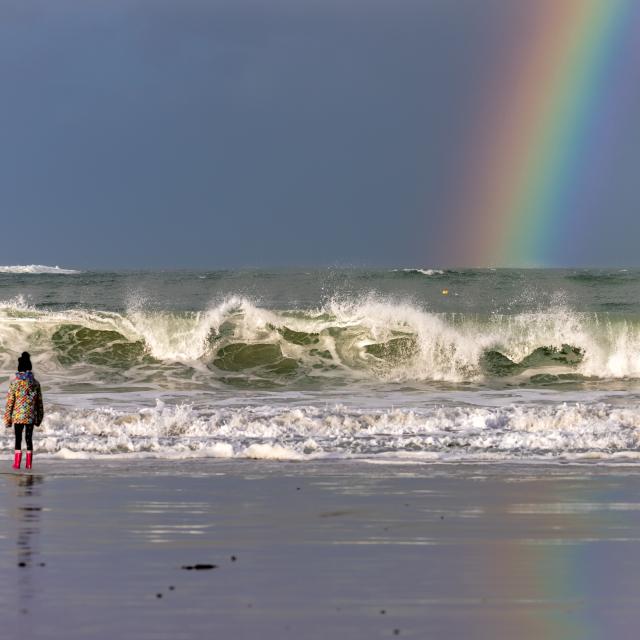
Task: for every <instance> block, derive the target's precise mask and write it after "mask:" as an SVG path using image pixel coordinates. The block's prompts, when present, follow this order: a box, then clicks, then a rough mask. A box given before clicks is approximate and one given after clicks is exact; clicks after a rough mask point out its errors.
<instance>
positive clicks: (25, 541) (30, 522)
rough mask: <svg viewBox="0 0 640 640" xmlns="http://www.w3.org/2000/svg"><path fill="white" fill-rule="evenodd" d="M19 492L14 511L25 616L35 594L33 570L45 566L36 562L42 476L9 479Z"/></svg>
mask: <svg viewBox="0 0 640 640" xmlns="http://www.w3.org/2000/svg"><path fill="white" fill-rule="evenodd" d="M10 477H11V479H12V481H13V482H14V485H15V489H16V493H15V496H16V504H15V506H14V508H13V509H12V512H13V514H12V515H13V521H14V522H15V525H16V528H17V531H16V563H17V568H18V580H17V593H16V595H17V597H18V602H19V607H20V612H21V613H22V614H27V613H29V610H30V608H31V603H32V600H33V599H34V595H35V584H36V582H37V578H34V576H33V575H32V571H33V568H34V566H35V567H42V566H44V563H43V562H38V561H37V555H38V544H37V543H38V534H39V533H40V517H41V511H42V507H41V506H40V500H39V498H40V486H39V485H41V484H42V481H43V478H42V476H38V475H33V474H28V475H12V476H10Z"/></svg>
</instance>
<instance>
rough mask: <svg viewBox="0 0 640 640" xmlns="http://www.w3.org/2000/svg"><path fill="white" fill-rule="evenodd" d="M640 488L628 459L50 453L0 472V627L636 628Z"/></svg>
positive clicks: (152, 630)
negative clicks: (271, 458) (54, 456)
mask: <svg viewBox="0 0 640 640" xmlns="http://www.w3.org/2000/svg"><path fill="white" fill-rule="evenodd" d="M639 495H640V476H639V475H638V471H637V469H636V467H635V465H609V466H596V465H592V464H589V465H584V464H583V465H557V464H554V465H551V466H549V465H539V464H538V465H523V464H503V465H485V464H483V465H474V464H464V465H459V464H438V465H398V464H371V463H366V462H362V461H360V462H353V461H340V462H322V463H314V462H307V463H305V464H297V463H282V462H267V461H246V460H233V461H223V460H191V461H176V462H168V461H158V460H143V461H137V462H136V463H135V464H131V462H128V461H116V460H109V461H105V460H101V461H90V462H86V461H85V462H74V461H66V462H64V463H61V462H59V461H52V460H49V461H44V462H40V464H39V467H38V470H37V473H34V474H33V475H27V474H24V473H22V474H8V473H4V474H0V503H1V504H2V508H1V509H0V531H1V534H0V570H1V572H2V575H3V577H4V580H3V581H2V582H1V583H0V601H1V602H2V605H3V606H2V612H1V614H0V620H1V621H2V628H3V630H4V632H6V633H10V634H12V635H13V634H17V633H20V635H22V636H24V637H33V638H51V639H53V640H57V639H58V638H65V639H68V638H78V639H80V638H82V639H83V640H102V639H105V640H106V639H107V638H115V637H132V638H133V637H135V638H154V639H157V640H163V639H167V640H169V639H171V640H174V639H178V640H182V639H184V640H187V639H191V638H196V637H225V638H227V637H236V638H246V639H249V638H251V639H253V638H256V639H257V638H260V639H263V640H271V639H272V638H273V639H274V640H275V639H276V638H277V639H280V638H288V637H291V638H305V639H316V638H317V639H318V640H320V639H324V638H327V637H336V638H338V637H339V638H343V639H345V640H346V639H351V638H353V639H359V638H378V637H379V638H389V637H395V636H396V635H399V636H400V637H409V638H425V637H429V638H475V639H478V640H485V639H486V640H495V638H515V637H517V638H521V639H522V640H540V638H545V640H584V639H585V638H593V639H598V638H604V637H611V638H632V637H635V630H636V628H637V599H638V595H639V593H638V581H637V575H638V571H639V570H640V567H639V566H638V564H639V563H640V560H639V558H640V553H638V549H639V547H640V536H639V534H638V531H639V529H638V525H639V524H640V503H639V502H638V496H639ZM197 565H204V567H203V568H202V569H194V568H191V569H189V568H188V567H196V566H197ZM185 567H187V568H185ZM396 630H397V633H396Z"/></svg>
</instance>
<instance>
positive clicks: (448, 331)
mask: <svg viewBox="0 0 640 640" xmlns="http://www.w3.org/2000/svg"><path fill="white" fill-rule="evenodd" d="M25 349H27V350H29V351H31V353H32V355H33V357H34V360H35V362H36V363H37V365H38V366H39V367H40V368H44V369H46V370H49V371H52V370H57V369H64V370H67V371H68V370H73V369H74V368H77V367H87V366H88V367H93V368H94V369H95V371H104V370H112V371H125V370H128V369H131V368H138V369H140V368H146V369H148V370H149V371H151V370H154V371H161V370H162V369H163V368H165V369H167V370H168V369H171V370H172V371H173V370H175V367H176V366H185V367H190V368H192V369H195V370H197V371H199V372H200V375H205V376H206V375H208V376H213V377H214V378H216V379H217V380H219V381H221V382H223V383H225V384H230V385H235V386H239V387H251V386H255V387H257V388H260V387H264V388H269V386H274V385H275V386H282V385H288V384H293V383H311V382H318V381H320V380H333V381H334V382H336V383H342V382H344V381H349V380H354V379H357V380H362V381H366V380H378V381H387V382H407V381H444V382H450V383H470V382H482V381H487V380H506V379H516V380H521V381H526V382H532V383H535V384H550V383H556V382H567V381H570V382H571V381H573V382H575V381H580V380H585V379H591V378H594V379H595V378H598V379H634V378H638V377H640V323H638V322H637V321H632V320H628V319H620V318H615V317H610V316H609V315H608V314H606V313H605V314H596V313H576V312H573V311H571V310H569V309H566V308H557V309H552V310H545V311H541V312H537V313H523V314H518V315H501V314H492V315H485V316H480V315H477V314H459V313H451V314H446V313H432V312H429V311H427V310H425V309H423V308H420V307H418V306H415V305H413V304H411V303H400V302H394V301H391V300H384V299H378V298H375V297H363V298H361V299H358V300H340V299H334V300H331V301H330V302H328V303H326V304H325V305H323V306H322V307H320V308H317V309H294V310H289V311H278V310H273V309H265V308H262V307H260V306H258V305H256V304H255V303H253V302H251V301H250V300H248V299H246V298H243V297H238V296H236V297H230V298H228V299H226V300H225V301H223V302H221V303H219V304H217V305H215V306H212V307H211V308H209V309H208V310H206V311H199V312H195V311H194V312H173V311H172V312H169V311H150V310H146V309H144V308H140V307H137V308H136V307H135V306H133V307H132V308H130V309H129V310H128V311H126V312H122V313H118V312H115V311H99V310H95V309H94V310H92V309H67V310H63V311H56V310H45V309H36V308H33V307H30V306H29V305H27V304H26V303H25V302H24V300H23V299H20V298H18V299H15V300H12V301H8V302H5V303H0V365H1V366H2V367H3V368H4V369H6V370H11V368H12V367H13V362H14V359H15V356H16V354H18V353H20V352H21V351H22V350H25Z"/></svg>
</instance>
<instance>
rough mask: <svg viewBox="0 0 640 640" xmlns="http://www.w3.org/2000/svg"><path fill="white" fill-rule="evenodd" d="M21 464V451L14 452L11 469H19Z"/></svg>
mask: <svg viewBox="0 0 640 640" xmlns="http://www.w3.org/2000/svg"><path fill="white" fill-rule="evenodd" d="M21 462H22V451H16V452H15V454H14V457H13V468H14V469H19V468H20V463H21Z"/></svg>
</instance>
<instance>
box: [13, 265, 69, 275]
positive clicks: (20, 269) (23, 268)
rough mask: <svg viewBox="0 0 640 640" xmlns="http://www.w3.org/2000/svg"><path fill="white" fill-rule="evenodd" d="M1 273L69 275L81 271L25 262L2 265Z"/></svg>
mask: <svg viewBox="0 0 640 640" xmlns="http://www.w3.org/2000/svg"><path fill="white" fill-rule="evenodd" d="M0 273H35V274H37V273H58V274H61V275H69V274H74V273H81V272H80V271H76V270H75V269H61V268H60V267H58V266H55V267H48V266H47V265H44V264H24V265H14V266H7V267H0Z"/></svg>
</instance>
